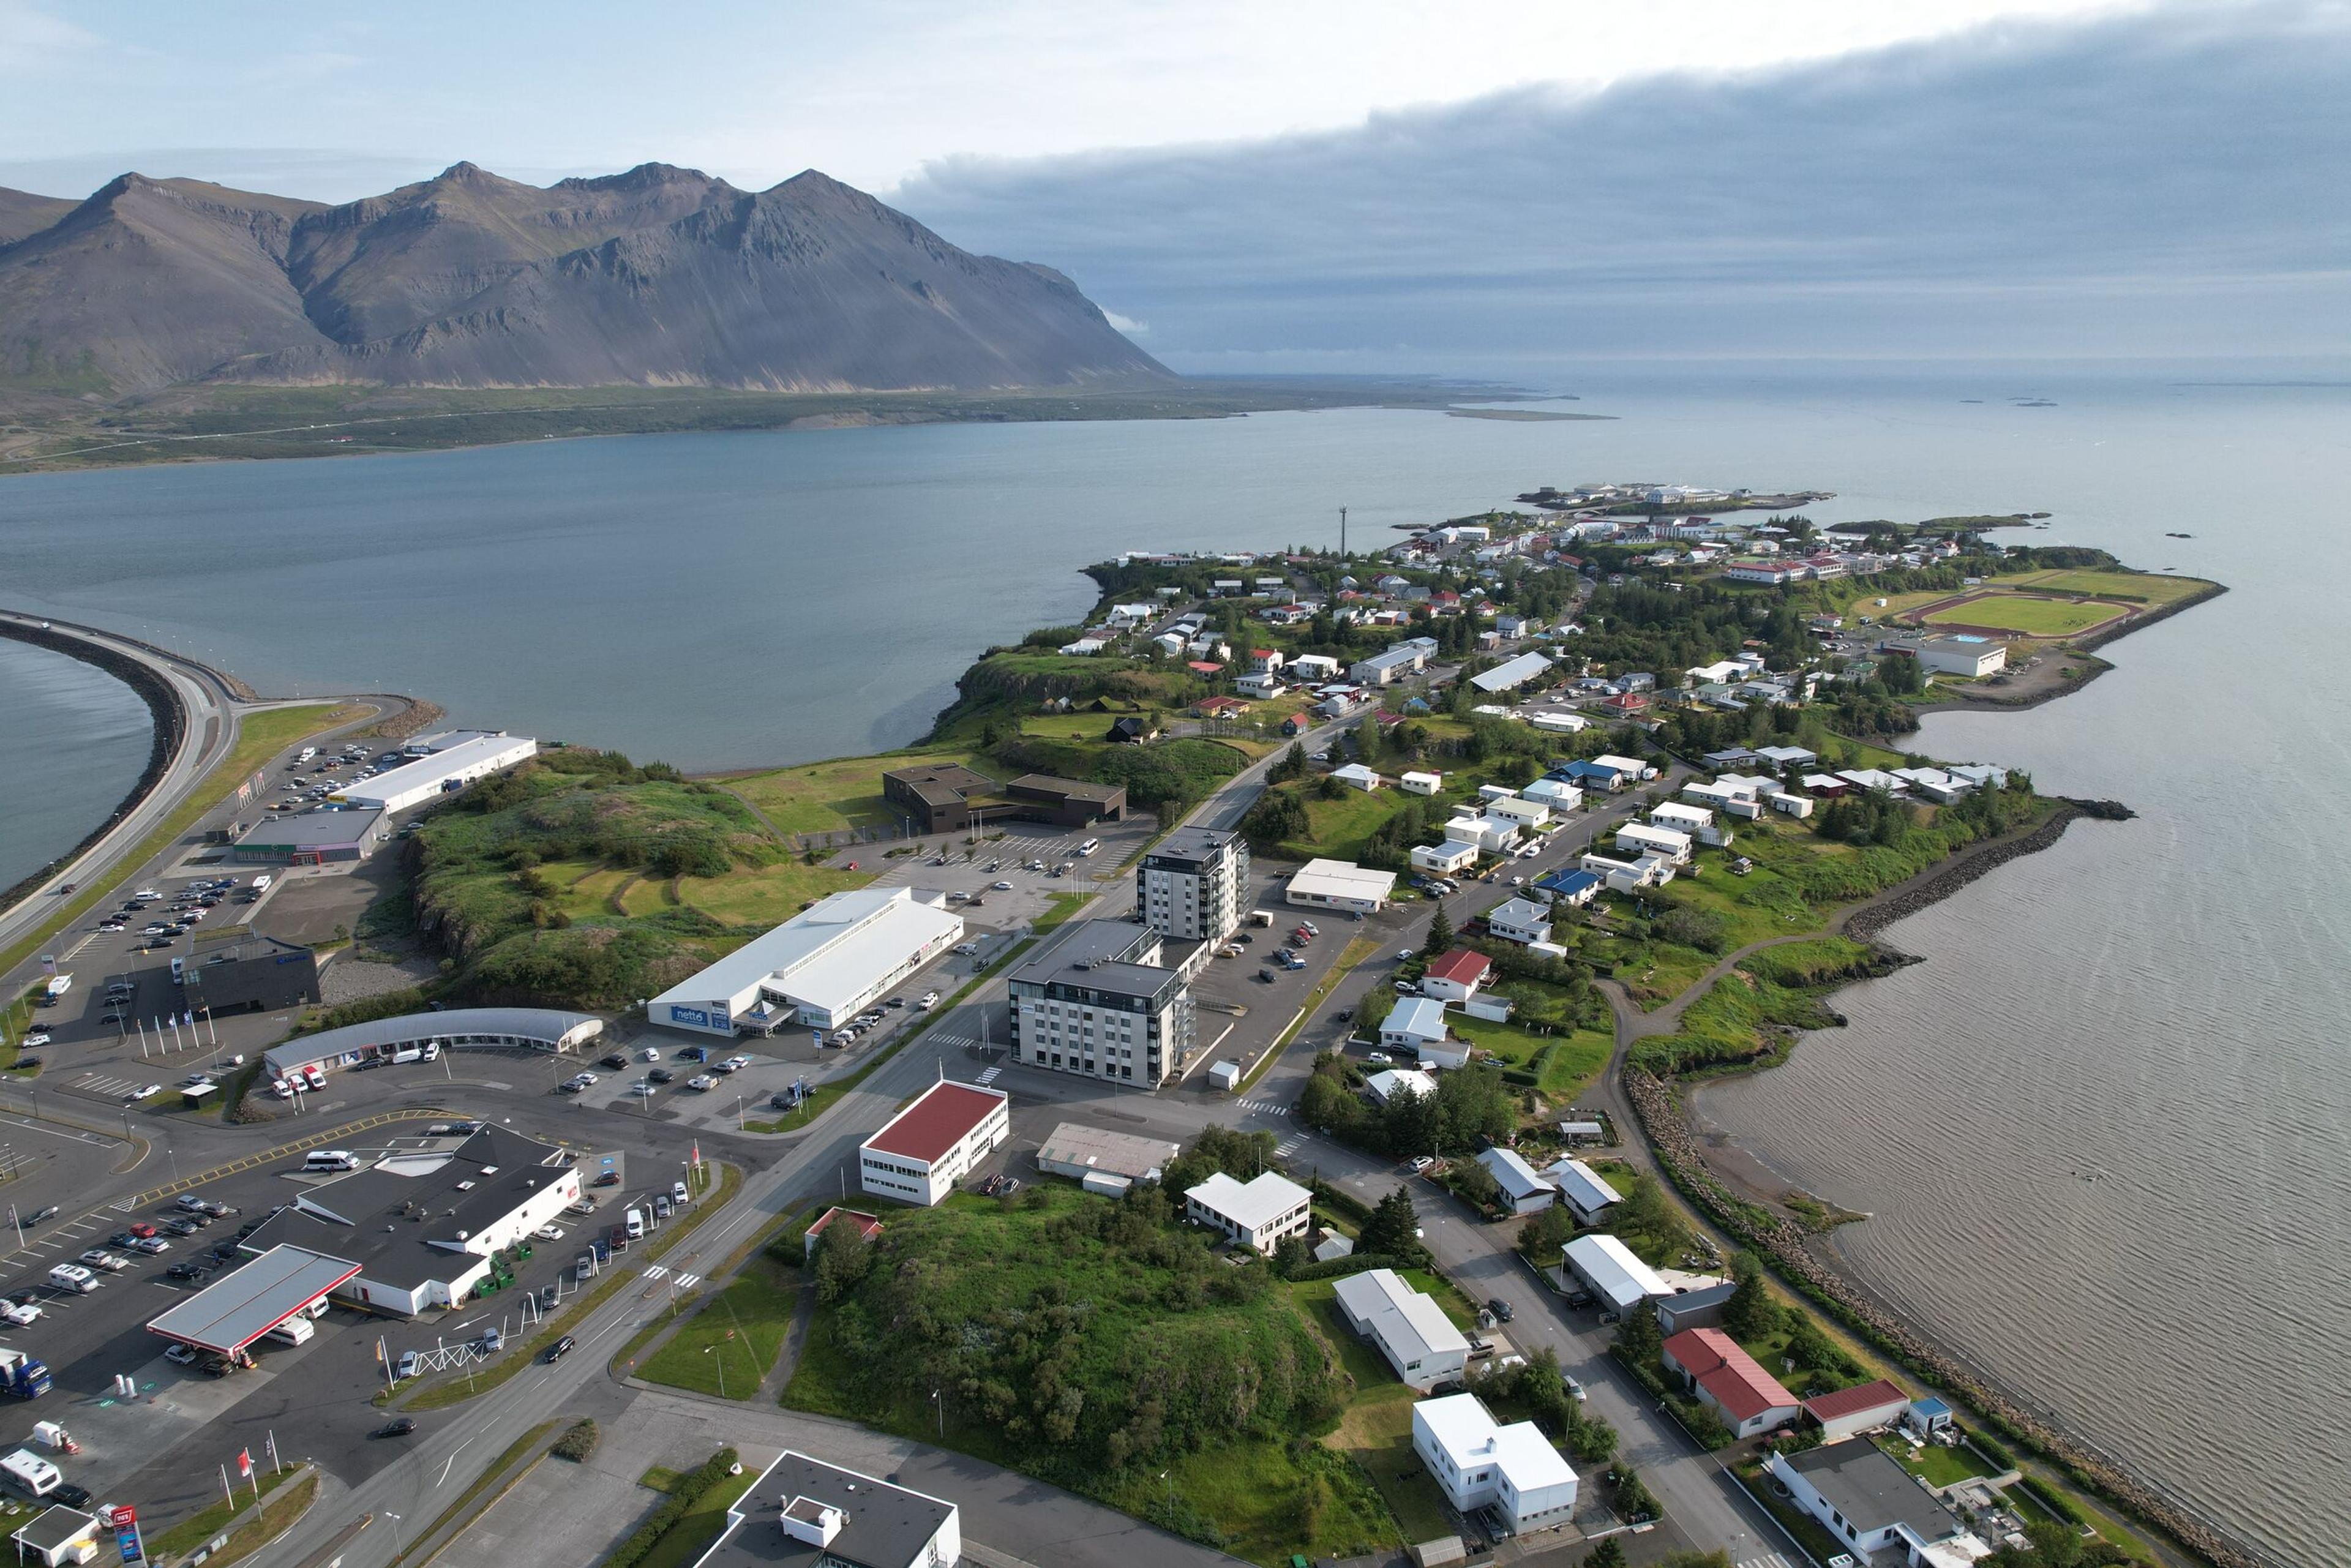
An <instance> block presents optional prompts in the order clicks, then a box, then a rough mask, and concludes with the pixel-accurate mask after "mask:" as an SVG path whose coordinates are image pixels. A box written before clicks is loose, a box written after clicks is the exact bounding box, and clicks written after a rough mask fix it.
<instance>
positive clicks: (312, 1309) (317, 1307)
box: [302, 1296, 327, 1318]
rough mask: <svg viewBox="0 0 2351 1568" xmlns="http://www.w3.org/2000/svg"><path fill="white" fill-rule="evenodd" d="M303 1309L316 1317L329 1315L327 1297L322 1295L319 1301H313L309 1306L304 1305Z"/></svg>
mask: <svg viewBox="0 0 2351 1568" xmlns="http://www.w3.org/2000/svg"><path fill="white" fill-rule="evenodd" d="M302 1310H303V1311H304V1312H308V1313H309V1314H310V1315H311V1316H312V1317H314V1318H323V1317H325V1316H326V1315H327V1298H326V1297H324V1296H320V1297H319V1299H318V1300H317V1301H312V1302H311V1303H310V1304H309V1305H308V1306H307V1307H304V1308H303V1309H302Z"/></svg>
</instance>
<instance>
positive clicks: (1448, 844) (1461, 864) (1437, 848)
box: [1406, 839, 1478, 876]
mask: <svg viewBox="0 0 2351 1568" xmlns="http://www.w3.org/2000/svg"><path fill="white" fill-rule="evenodd" d="M1406 858H1407V859H1409V860H1410V861H1411V862H1412V868H1413V870H1415V871H1433V872H1435V873H1437V874H1438V875H1439V876H1450V875H1452V874H1453V873H1455V872H1458V871H1467V870H1468V869H1469V868H1470V867H1471V866H1473V865H1475V864H1477V863H1478V846H1477V845H1476V844H1474V843H1470V842H1468V841H1465V840H1461V839H1447V840H1446V841H1444V842H1443V843H1441V844H1416V845H1415V846H1414V847H1413V850H1412V852H1411V854H1410V855H1408V856H1407V857H1406Z"/></svg>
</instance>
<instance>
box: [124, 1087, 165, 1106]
mask: <svg viewBox="0 0 2351 1568" xmlns="http://www.w3.org/2000/svg"><path fill="white" fill-rule="evenodd" d="M162 1092H163V1086H162V1084H160V1083H150V1084H149V1085H147V1087H146V1088H144V1089H134V1090H132V1091H131V1092H130V1093H128V1094H125V1095H124V1096H123V1097H122V1103H124V1104H125V1105H136V1104H137V1103H139V1102H140V1101H141V1100H145V1099H149V1098H151V1097H152V1096H154V1095H157V1094H161V1093H162Z"/></svg>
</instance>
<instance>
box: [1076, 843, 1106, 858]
mask: <svg viewBox="0 0 2351 1568" xmlns="http://www.w3.org/2000/svg"><path fill="white" fill-rule="evenodd" d="M1100 848H1102V841H1101V840H1100V839H1088V840H1087V841H1085V842H1084V843H1081V844H1080V845H1079V846H1078V853H1080V854H1081V855H1090V854H1092V853H1093V852H1095V851H1096V850H1098V849H1100Z"/></svg>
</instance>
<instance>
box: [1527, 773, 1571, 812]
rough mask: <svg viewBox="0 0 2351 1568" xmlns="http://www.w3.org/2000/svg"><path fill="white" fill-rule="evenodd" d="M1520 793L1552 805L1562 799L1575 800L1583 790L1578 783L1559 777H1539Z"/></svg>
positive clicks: (1530, 798)
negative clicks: (1563, 781) (1571, 782)
mask: <svg viewBox="0 0 2351 1568" xmlns="http://www.w3.org/2000/svg"><path fill="white" fill-rule="evenodd" d="M1519 793H1520V794H1521V795H1523V796H1525V797H1526V798H1527V799H1528V800H1541V802H1542V803H1543V804H1544V805H1546V806H1551V805H1556V804H1558V803H1559V802H1560V801H1562V800H1575V799H1576V798H1577V797H1579V796H1581V795H1582V794H1583V789H1580V788H1579V787H1577V786H1576V785H1573V784H1567V783H1562V781H1561V780H1559V779H1536V780H1535V781H1534V782H1533V783H1531V784H1530V785H1528V786H1527V787H1526V788H1525V789H1521V790H1520V791H1519Z"/></svg>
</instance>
